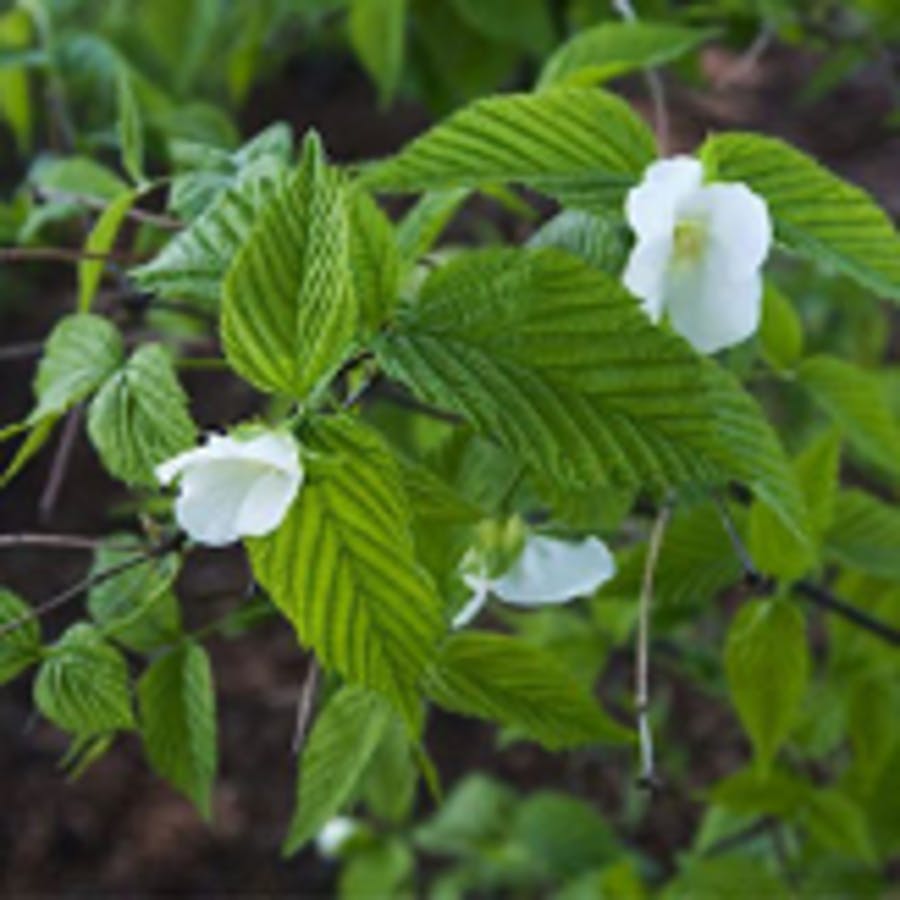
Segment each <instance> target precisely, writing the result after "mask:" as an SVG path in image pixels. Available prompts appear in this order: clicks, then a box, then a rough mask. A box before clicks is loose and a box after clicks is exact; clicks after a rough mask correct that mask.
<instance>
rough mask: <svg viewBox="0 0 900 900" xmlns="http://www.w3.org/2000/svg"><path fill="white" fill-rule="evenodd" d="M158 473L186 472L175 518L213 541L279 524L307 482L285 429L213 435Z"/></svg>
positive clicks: (163, 477) (197, 536) (167, 477)
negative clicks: (240, 435)
mask: <svg viewBox="0 0 900 900" xmlns="http://www.w3.org/2000/svg"><path fill="white" fill-rule="evenodd" d="M156 475H157V478H158V479H159V480H160V481H161V482H163V483H168V482H169V481H172V480H173V479H174V478H177V477H178V476H181V486H180V491H179V495H178V499H177V500H176V502H175V518H176V519H177V520H178V523H179V525H180V526H181V527H182V528H183V529H184V530H185V531H186V532H187V533H188V535H190V537H191V538H193V539H194V540H195V541H198V542H199V543H202V544H208V545H210V546H214V547H220V546H223V545H225V544H230V543H232V542H234V541H236V540H238V539H239V538H241V537H250V536H259V535H263V534H268V533H269V532H270V531H272V530H274V529H275V528H276V527H277V526H278V524H279V523H280V522H281V520H282V519H283V518H284V515H285V513H286V512H287V510H288V508H289V507H290V505H291V503H292V502H293V500H294V498H295V497H296V495H297V491H298V490H299V489H300V486H301V484H302V482H303V469H302V467H301V465H300V460H299V456H298V452H297V445H296V442H295V441H294V439H293V438H292V437H291V436H290V435H288V434H285V433H283V432H265V433H263V434H259V435H257V436H255V437H253V438H250V439H248V440H238V439H236V438H233V437H229V436H225V435H211V436H210V438H209V439H208V440H207V443H206V444H205V445H204V446H202V447H198V448H196V449H194V450H189V451H187V452H186V453H182V454H179V455H178V456H176V457H173V458H172V459H170V460H167V461H166V462H165V463H163V464H162V465H161V466H159V467H157V470H156Z"/></svg>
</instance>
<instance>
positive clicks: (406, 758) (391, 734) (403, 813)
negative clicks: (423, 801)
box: [362, 716, 419, 825]
mask: <svg viewBox="0 0 900 900" xmlns="http://www.w3.org/2000/svg"><path fill="white" fill-rule="evenodd" d="M418 782H419V767H418V765H417V764H416V757H415V754H414V753H413V745H412V744H411V743H410V740H409V735H408V734H407V732H406V728H405V727H404V725H403V722H402V720H401V719H399V718H398V717H397V716H394V717H393V719H392V721H391V724H390V725H389V727H388V729H387V731H386V732H385V734H384V736H383V738H382V739H381V743H380V744H379V745H378V749H377V750H376V751H375V753H374V755H373V757H372V760H371V762H370V763H369V765H368V766H367V767H366V771H365V773H364V775H363V778H362V797H363V798H364V800H365V803H366V807H367V808H368V809H369V811H370V812H371V813H372V814H373V815H375V816H376V817H377V818H379V819H381V820H383V821H385V822H391V823H393V824H395V825H402V824H403V823H404V822H406V821H407V820H408V819H409V816H410V814H411V812H412V808H413V804H414V803H415V800H416V785H417V784H418Z"/></svg>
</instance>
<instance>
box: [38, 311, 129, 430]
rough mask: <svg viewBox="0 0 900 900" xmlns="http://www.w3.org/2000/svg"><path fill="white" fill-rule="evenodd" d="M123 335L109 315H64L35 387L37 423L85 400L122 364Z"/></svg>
mask: <svg viewBox="0 0 900 900" xmlns="http://www.w3.org/2000/svg"><path fill="white" fill-rule="evenodd" d="M123 354H124V347H123V344H122V336H121V335H120V334H119V331H118V329H117V328H116V326H115V325H113V324H112V322H110V321H109V319H104V318H102V317H101V316H95V315H91V314H89V313H83V314H79V315H74V316H66V317H65V318H64V319H61V320H60V321H59V322H58V323H57V325H56V327H55V328H54V329H53V331H52V332H51V333H50V337H49V338H48V339H47V344H46V346H45V347H44V355H43V356H42V357H41V362H40V364H39V366H38V371H37V377H36V378H35V382H34V391H35V394H36V395H37V406H36V407H35V409H34V411H33V412H32V413H31V415H30V416H29V421H30V422H32V423H34V422H38V421H40V420H41V419H43V418H45V417H47V416H53V415H59V414H60V413H64V412H65V411H66V410H67V409H69V408H70V407H72V406H74V405H75V404H76V403H79V402H80V401H82V400H84V399H85V398H86V397H87V396H88V395H89V394H91V393H93V392H94V391H95V390H96V389H97V388H98V387H100V385H101V384H102V383H103V382H104V381H105V380H106V379H107V378H108V377H109V376H110V375H111V374H112V373H113V372H115V370H116V369H117V368H118V367H119V366H120V365H121V363H122V357H123Z"/></svg>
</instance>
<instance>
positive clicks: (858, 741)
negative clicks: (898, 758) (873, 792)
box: [847, 675, 900, 789]
mask: <svg viewBox="0 0 900 900" xmlns="http://www.w3.org/2000/svg"><path fill="white" fill-rule="evenodd" d="M897 709H898V696H897V691H896V689H895V688H894V685H893V684H892V683H891V680H890V679H889V678H885V677H883V676H879V675H864V676H862V677H860V678H857V679H856V680H855V682H854V684H853V685H852V686H851V689H850V692H849V697H848V702H847V734H848V737H849V738H850V746H851V747H852V748H853V756H854V769H855V770H856V771H857V772H859V774H860V776H861V780H862V783H863V787H864V788H865V789H870V788H871V787H872V785H873V784H875V782H876V781H877V779H878V776H879V775H880V774H881V772H882V770H883V769H884V767H885V766H886V765H887V763H888V761H889V760H890V758H891V754H892V753H893V750H894V747H896V746H897V741H898V738H900V727H898V725H900V722H898V719H897Z"/></svg>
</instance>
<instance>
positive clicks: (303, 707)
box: [291, 655, 320, 753]
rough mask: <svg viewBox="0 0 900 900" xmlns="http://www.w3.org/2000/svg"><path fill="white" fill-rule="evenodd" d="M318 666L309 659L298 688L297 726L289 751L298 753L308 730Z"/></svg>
mask: <svg viewBox="0 0 900 900" xmlns="http://www.w3.org/2000/svg"><path fill="white" fill-rule="evenodd" d="M319 674H320V672H319V664H318V663H317V662H316V659H315V657H314V656H312V655H310V657H309V666H308V667H307V670H306V677H305V678H304V679H303V684H302V685H301V686H300V696H299V698H298V699H297V724H296V725H295V726H294V737H293V740H292V741H291V750H292V751H293V752H294V753H299V752H300V750H301V749H302V747H303V742H304V740H306V732H307V731H308V730H309V721H310V719H311V718H312V713H313V706H314V704H315V700H316V692H317V691H318V689H319Z"/></svg>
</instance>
